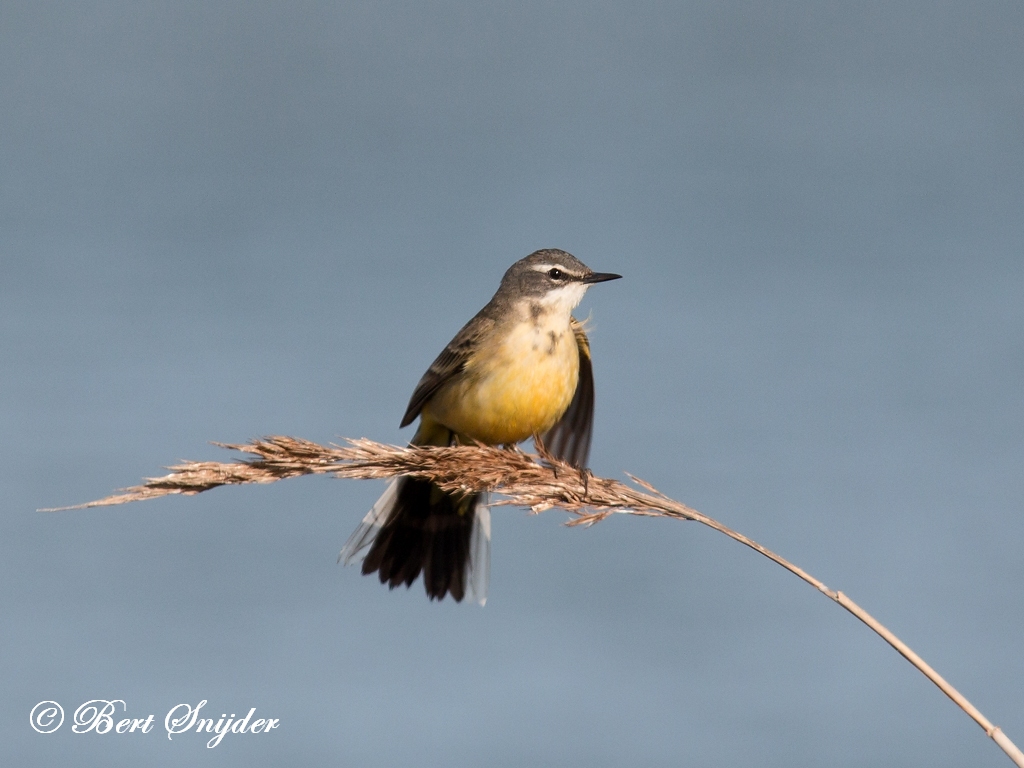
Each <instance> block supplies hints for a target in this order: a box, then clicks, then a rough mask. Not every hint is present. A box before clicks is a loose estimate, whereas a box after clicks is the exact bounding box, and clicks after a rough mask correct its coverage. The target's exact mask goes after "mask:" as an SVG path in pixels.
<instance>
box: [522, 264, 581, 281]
mask: <svg viewBox="0 0 1024 768" xmlns="http://www.w3.org/2000/svg"><path fill="white" fill-rule="evenodd" d="M532 269H535V270H537V271H538V272H547V271H548V270H550V269H557V270H558V271H560V272H561V273H562V274H564V275H566V276H567V277H571V278H573V279H574V280H582V279H583V277H584V276H583V275H581V274H577V273H576V272H572V271H571V270H568V269H566V268H565V267H563V266H562V265H561V264H534V265H533V267H532Z"/></svg>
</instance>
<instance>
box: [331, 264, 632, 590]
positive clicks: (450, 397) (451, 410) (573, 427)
mask: <svg viewBox="0 0 1024 768" xmlns="http://www.w3.org/2000/svg"><path fill="white" fill-rule="evenodd" d="M619 277H621V275H614V274H611V273H607V272H594V271H593V270H592V269H590V268H589V267H588V266H587V265H586V264H584V263H582V262H581V261H580V260H579V259H577V258H576V257H574V256H572V255H571V254H568V253H566V252H565V251H559V250H556V249H553V248H552V249H545V250H542V251H537V252H536V253H531V254H530V255H529V256H527V257H526V258H525V259H520V260H519V261H517V262H516V263H515V264H513V265H512V266H511V267H509V269H508V271H507V272H506V273H505V276H504V277H503V278H502V279H501V285H500V286H499V287H498V291H497V293H495V294H494V298H492V299H491V300H490V301H489V302H488V303H487V306H485V307H484V308H483V309H481V310H480V311H479V312H478V313H477V314H476V316H475V317H474V318H473V319H472V320H470V321H469V322H468V323H466V325H465V326H464V327H463V328H462V330H461V331H459V332H458V333H457V334H456V335H455V338H454V339H452V340H451V341H450V342H448V346H447V347H445V348H444V351H443V352H442V353H441V354H440V355H438V356H437V359H436V360H434V362H433V363H431V365H430V368H428V369H427V372H426V373H425V374H423V378H421V379H420V382H419V384H418V385H417V386H416V390H415V391H414V392H413V393H412V398H411V399H410V400H409V407H408V408H406V410H405V416H404V417H402V423H401V425H400V426H402V427H405V426H407V425H409V424H410V423H412V421H413V420H414V419H415V418H416V417H417V416H419V418H420V424H419V428H418V429H417V430H416V435H415V436H414V437H413V439H412V445H453V444H458V443H464V444H473V443H474V442H480V443H486V444H488V445H505V446H512V445H516V444H517V443H521V442H523V441H524V440H527V439H529V438H531V437H532V438H534V440H535V442H537V441H539V442H540V444H541V445H542V446H543V448H544V450H545V451H546V452H547V453H548V454H550V455H552V456H554V457H556V458H559V459H562V460H563V461H566V462H568V463H570V464H573V465H575V466H576V467H579V468H580V469H583V468H585V466H586V462H587V455H588V454H589V452H590V436H591V431H592V427H593V420H594V373H593V367H592V366H591V362H590V343H589V341H588V340H587V335H586V333H584V330H583V326H582V324H581V323H580V322H579V321H577V320H576V318H574V317H573V316H572V310H573V309H574V308H575V307H576V305H577V304H579V303H580V300H581V299H582V298H583V294H584V293H586V291H587V288H589V287H590V286H591V285H593V284H594V283H603V282H605V281H606V280H615V279H617V278H619ZM490 535H491V518H490V512H489V510H488V507H487V504H486V498H485V496H484V494H479V493H468V494H467V493H458V492H456V493H451V492H444V491H442V490H441V489H439V488H438V487H437V486H435V485H434V484H433V483H431V482H430V481H429V480H421V479H417V478H412V477H401V478H398V479H396V480H393V481H392V482H391V484H390V485H388V488H387V490H386V491H385V492H384V495H382V496H381V497H380V499H378V501H377V503H376V504H374V505H373V509H371V510H370V512H369V513H368V514H367V515H366V517H365V518H363V522H362V523H361V524H360V526H359V527H358V528H357V529H356V530H355V532H353V534H352V536H351V537H350V538H349V540H348V541H347V542H346V544H345V546H344V548H343V549H342V550H341V555H340V558H339V559H342V560H344V561H345V563H346V565H347V564H348V563H351V562H353V561H354V560H356V559H358V558H359V557H360V556H361V555H363V553H365V558H364V559H363V567H362V571H363V573H364V574H370V573H374V572H376V573H377V574H378V575H379V577H380V580H381V583H382V584H387V585H388V586H389V587H391V588H392V589H394V588H395V587H397V586H398V585H399V584H405V585H406V586H411V585H412V583H413V581H415V580H416V577H417V576H419V574H420V572H422V573H423V584H424V586H425V587H426V590H427V594H428V595H429V596H430V598H431V599H437V600H441V599H442V598H444V596H445V595H446V594H451V596H452V598H454V599H455V600H456V601H460V600H462V598H463V597H464V596H465V594H466V592H467V590H468V591H470V592H471V593H472V594H473V595H474V597H475V598H476V599H477V600H478V601H479V602H480V603H481V604H483V602H484V601H485V599H486V591H487V579H488V569H489V562H488V561H489V554H490Z"/></svg>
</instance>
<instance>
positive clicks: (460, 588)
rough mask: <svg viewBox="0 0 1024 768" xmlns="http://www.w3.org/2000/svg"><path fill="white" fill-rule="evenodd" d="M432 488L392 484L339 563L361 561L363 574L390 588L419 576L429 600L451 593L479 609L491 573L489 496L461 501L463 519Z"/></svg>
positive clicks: (407, 481) (404, 480)
mask: <svg viewBox="0 0 1024 768" xmlns="http://www.w3.org/2000/svg"><path fill="white" fill-rule="evenodd" d="M432 487H433V486H432V485H431V484H430V483H428V482H427V481H425V480H418V479H415V478H409V477H399V478H395V479H394V480H392V481H390V482H389V483H388V486H387V489H386V490H385V491H384V493H383V495H381V497H380V498H379V499H378V500H377V503H376V504H374V505H373V508H372V509H371V510H370V511H369V512H368V513H367V514H366V516H365V517H364V518H363V521H362V522H361V523H360V524H359V527H358V528H356V530H355V531H353V532H352V535H351V536H350V537H349V539H348V541H346V542H345V546H343V547H342V548H341V552H340V554H339V555H338V560H339V562H342V563H343V564H345V565H351V564H353V563H356V562H359V561H360V560H362V562H363V567H362V572H363V573H364V574H370V573H373V572H374V571H377V572H378V573H379V576H380V581H381V583H382V584H388V586H389V587H391V588H392V589H394V588H395V587H397V586H399V585H400V584H405V585H406V586H410V585H411V584H412V583H413V581H415V580H416V578H417V576H419V575H420V572H421V571H422V572H423V582H424V587H425V588H426V591H427V594H428V595H429V596H430V598H431V599H432V600H435V599H436V600H442V599H443V598H444V597H445V595H446V594H451V596H452V598H453V599H454V600H455V601H456V602H458V601H461V600H462V599H463V597H467V596H468V597H469V598H470V599H471V600H473V601H475V602H477V603H479V604H480V605H481V606H483V605H485V604H486V603H487V588H488V584H489V582H490V570H491V511H490V507H488V505H487V495H486V494H474V495H472V496H470V497H465V498H464V499H463V500H462V501H463V504H464V505H465V508H464V511H463V512H462V514H458V513H455V514H453V510H452V509H451V504H450V503H447V504H446V501H447V500H448V499H450V498H451V497H442V498H438V497H437V496H438V495H437V493H436V492H435V493H433V494H431V488H432ZM424 495H425V496H426V497H427V499H429V498H430V496H431V495H433V496H434V497H435V498H434V499H433V501H434V504H433V505H430V504H429V503H423V502H424V501H426V500H427V499H424V498H422V496H424ZM403 497H406V499H405V500H403ZM417 497H421V498H417ZM403 502H404V503H403ZM438 502H440V503H438ZM427 510H429V511H427ZM424 512H425V514H424Z"/></svg>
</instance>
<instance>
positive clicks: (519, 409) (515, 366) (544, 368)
mask: <svg viewBox="0 0 1024 768" xmlns="http://www.w3.org/2000/svg"><path fill="white" fill-rule="evenodd" d="M496 336H498V337H499V338H496V339H494V343H493V344H491V345H490V347H489V348H487V345H481V349H480V350H478V351H477V352H476V354H474V355H473V357H472V358H471V359H470V361H469V363H467V366H466V370H465V371H464V372H463V373H462V374H461V375H459V376H457V377H454V378H453V379H452V381H451V382H450V383H449V384H447V385H446V386H444V387H442V389H441V390H440V391H439V392H438V393H437V394H436V395H435V396H434V397H433V398H432V399H431V400H430V402H429V403H427V405H426V406H425V407H424V409H423V410H424V414H425V415H428V416H429V417H430V418H433V419H436V420H437V421H438V422H440V423H441V424H444V425H445V426H446V427H448V428H449V429H451V430H453V431H455V432H457V433H458V434H459V435H462V436H463V437H468V438H470V439H473V440H479V441H481V442H483V443H488V444H491V445H502V444H512V443H519V442H522V441H523V440H526V439H527V438H529V437H531V436H532V435H535V434H539V433H541V432H545V431H547V430H548V429H550V428H551V427H552V426H553V425H554V423H555V422H556V421H558V419H559V417H561V415H562V414H563V413H565V409H566V408H568V407H569V403H570V401H571V400H572V396H573V394H574V393H575V392H576V382H577V379H578V377H579V366H580V360H579V350H578V348H577V346H576V339H575V337H574V335H573V332H572V329H571V327H570V326H569V324H568V318H559V317H557V316H553V313H552V315H543V316H540V317H532V318H524V319H523V320H522V321H520V322H518V323H515V324H513V325H512V327H511V328H509V329H508V330H507V331H506V332H505V333H503V334H496Z"/></svg>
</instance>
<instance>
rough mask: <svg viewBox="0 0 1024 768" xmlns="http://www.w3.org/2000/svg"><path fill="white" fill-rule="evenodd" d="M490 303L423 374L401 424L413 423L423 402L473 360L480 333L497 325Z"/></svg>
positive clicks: (425, 402)
mask: <svg viewBox="0 0 1024 768" xmlns="http://www.w3.org/2000/svg"><path fill="white" fill-rule="evenodd" d="M489 306H490V305H488V306H487V307H484V308H483V309H482V310H480V312H479V313H478V314H477V316H476V317H474V318H473V319H472V320H470V321H469V322H468V323H466V325H464V326H463V328H462V330H461V331H459V332H458V333H457V334H455V338H454V339H452V340H451V341H449V342H448V346H447V347H445V348H444V351H442V352H441V354H440V355H438V356H437V359H436V360H434V362H432V363H431V364H430V367H429V368H427V372H426V373H424V374H423V378H421V379H420V383H419V384H417V385H416V390H415V391H414V392H413V393H412V397H411V398H410V399H409V407H408V408H406V409H405V416H403V417H402V423H401V424H400V425H399V427H405V426H408V425H409V424H412V422H413V420H414V419H415V418H416V417H417V416H419V415H420V411H422V410H423V406H424V405H426V404H427V401H428V400H430V398H432V397H433V396H434V395H435V394H436V393H437V390H439V389H440V388H441V387H442V386H443V385H444V383H445V382H446V381H448V380H449V379H450V378H451V377H452V376H455V375H456V374H458V373H460V372H461V371H462V370H463V369H464V368H465V367H466V361H467V360H469V358H470V356H471V355H472V353H473V350H474V349H475V348H476V345H477V341H478V340H479V338H480V336H481V335H482V334H484V333H486V332H487V331H489V330H490V329H491V328H492V327H493V326H494V321H493V320H492V319H491V318H490V317H489V316H487V315H486V314H485V313H486V311H487V309H488V308H489Z"/></svg>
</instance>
